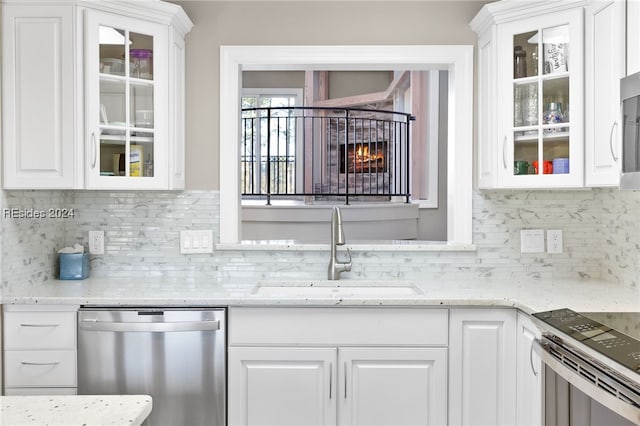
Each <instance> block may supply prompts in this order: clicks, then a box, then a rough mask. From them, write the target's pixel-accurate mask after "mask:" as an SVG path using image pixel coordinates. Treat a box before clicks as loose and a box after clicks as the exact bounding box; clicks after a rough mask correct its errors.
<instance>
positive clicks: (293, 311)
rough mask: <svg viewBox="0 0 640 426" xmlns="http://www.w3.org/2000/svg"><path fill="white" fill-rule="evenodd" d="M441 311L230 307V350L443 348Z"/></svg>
mask: <svg viewBox="0 0 640 426" xmlns="http://www.w3.org/2000/svg"><path fill="white" fill-rule="evenodd" d="M448 318H449V317H448V310H447V309H441V308H435V309H432V308H324V307H322V308H252V307H241V308H230V309H229V344H230V345H258V344H259V345H294V346H295V345H380V346H394V345H412V346H413V345H416V346H417V345H419V346H446V345H447V342H448Z"/></svg>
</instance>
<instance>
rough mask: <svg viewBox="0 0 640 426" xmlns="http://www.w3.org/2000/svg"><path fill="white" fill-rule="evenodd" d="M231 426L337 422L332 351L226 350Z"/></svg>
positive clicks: (333, 353) (334, 362) (334, 358)
mask: <svg viewBox="0 0 640 426" xmlns="http://www.w3.org/2000/svg"><path fill="white" fill-rule="evenodd" d="M228 355H229V384H228V391H229V425H274V426H276V425H277V426H302V425H317V426H327V425H335V424H336V416H335V412H336V395H335V391H336V389H335V387H336V386H335V383H336V376H337V359H336V350H335V348H283V347H280V348H267V347H261V348H248V347H239V348H237V347H230V348H229V352H228Z"/></svg>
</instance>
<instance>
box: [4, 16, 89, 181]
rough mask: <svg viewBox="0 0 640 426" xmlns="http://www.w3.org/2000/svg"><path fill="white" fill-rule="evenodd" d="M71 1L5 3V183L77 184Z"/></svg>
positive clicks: (78, 129) (75, 80)
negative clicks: (33, 4) (43, 3)
mask: <svg viewBox="0 0 640 426" xmlns="http://www.w3.org/2000/svg"><path fill="white" fill-rule="evenodd" d="M74 24H75V14H74V7H73V6H67V5H65V6H48V5H41V4H40V5H38V6H37V7H34V6H29V5H23V4H12V3H9V4H4V5H3V9H2V48H3V57H2V83H3V84H2V130H3V134H2V141H3V143H2V145H3V146H2V148H3V149H2V157H3V174H4V179H3V187H4V188H41V187H46V188H73V187H74V186H76V185H77V184H78V182H77V178H78V177H77V176H76V174H75V166H74V165H75V162H76V158H77V156H78V152H77V151H78V149H79V148H81V147H79V146H78V144H76V143H75V141H76V140H77V138H78V136H79V132H80V131H81V126H80V124H81V121H79V120H78V117H77V114H78V110H77V101H76V94H77V93H78V85H77V78H76V73H77V65H78V62H77V61H78V58H77V53H78V52H77V51H76V43H75V40H74Z"/></svg>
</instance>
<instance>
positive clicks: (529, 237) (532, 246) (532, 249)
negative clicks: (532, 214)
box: [520, 229, 544, 253]
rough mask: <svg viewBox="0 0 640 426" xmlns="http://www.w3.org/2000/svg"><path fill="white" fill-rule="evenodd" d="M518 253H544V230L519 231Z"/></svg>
mask: <svg viewBox="0 0 640 426" xmlns="http://www.w3.org/2000/svg"><path fill="white" fill-rule="evenodd" d="M520 253H544V229H522V230H520Z"/></svg>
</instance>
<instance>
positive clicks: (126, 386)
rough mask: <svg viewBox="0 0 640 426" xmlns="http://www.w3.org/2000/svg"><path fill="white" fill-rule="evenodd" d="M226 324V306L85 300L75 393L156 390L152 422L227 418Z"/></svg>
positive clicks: (220, 422) (217, 424)
mask: <svg viewBox="0 0 640 426" xmlns="http://www.w3.org/2000/svg"><path fill="white" fill-rule="evenodd" d="M225 332H226V309H224V308H210V309H199V308H198V309H184V308H118V309H114V308H95V307H85V308H81V309H80V311H79V313H78V394H80V395H98V394H99V395H110V394H146V395H151V396H152V398H153V409H152V410H151V415H150V416H149V417H148V419H147V421H146V422H145V423H144V424H145V425H149V426H158V425H176V426H183V425H189V426H195V425H211V426H224V425H225V424H226V399H225V390H226V355H225V351H226V341H225V340H226V339H225ZM116 409H117V408H116Z"/></svg>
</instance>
